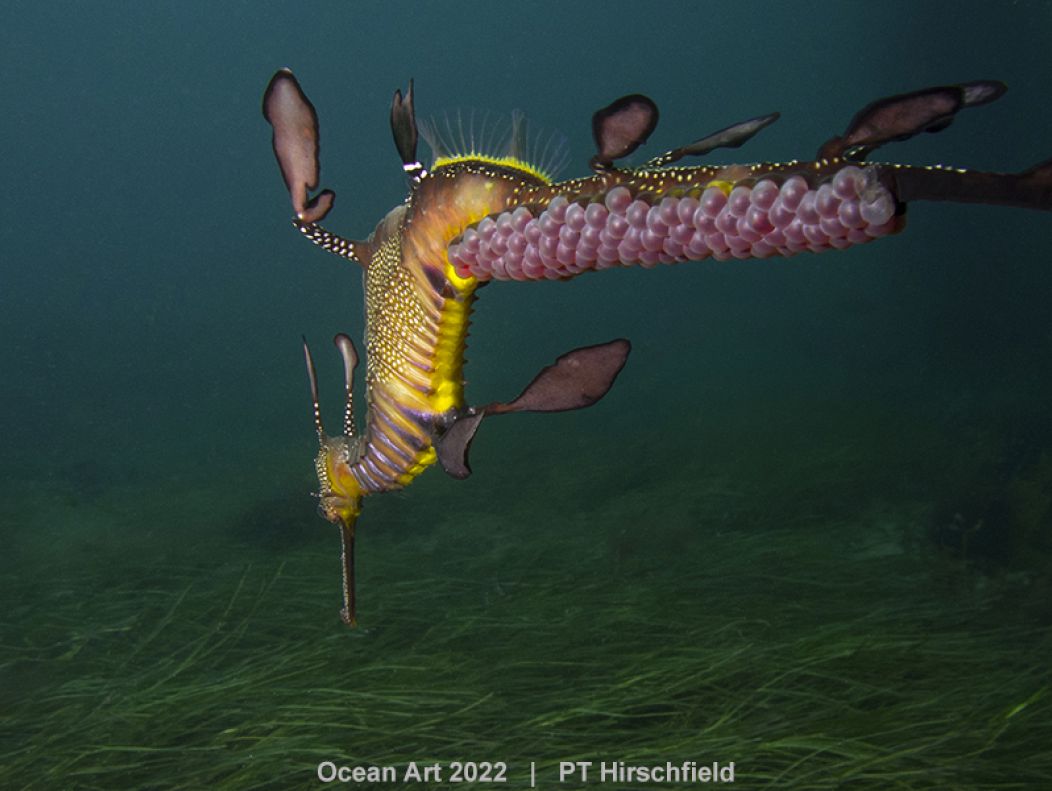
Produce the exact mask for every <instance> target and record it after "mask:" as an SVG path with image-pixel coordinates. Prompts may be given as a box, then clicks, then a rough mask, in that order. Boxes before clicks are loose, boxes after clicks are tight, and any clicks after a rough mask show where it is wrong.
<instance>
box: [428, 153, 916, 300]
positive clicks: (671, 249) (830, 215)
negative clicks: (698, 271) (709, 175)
mask: <svg viewBox="0 0 1052 791" xmlns="http://www.w3.org/2000/svg"><path fill="white" fill-rule="evenodd" d="M897 227H898V226H897V218H896V216H895V199H894V197H893V196H892V195H891V193H890V192H889V191H888V189H887V188H886V187H884V186H883V185H882V184H880V182H879V181H877V180H876V179H875V178H871V177H867V173H866V172H865V171H863V169H861V168H859V167H856V166H853V165H850V166H846V167H844V168H842V169H841V170H840V171H838V172H837V173H836V175H835V176H834V177H833V178H832V179H830V180H828V181H826V182H825V183H823V184H821V185H820V186H818V187H811V186H809V185H808V183H807V181H806V180H805V179H804V178H803V177H802V176H799V175H794V176H790V177H788V178H786V179H784V181H781V182H780V183H778V182H776V181H775V180H774V179H772V178H763V179H760V180H759V181H757V182H755V183H754V184H752V185H751V186H745V185H738V186H736V187H734V188H733V189H731V190H730V193H729V194H728V193H726V192H724V190H723V189H721V188H720V186H710V187H708V188H706V189H705V190H704V191H703V192H702V193H701V194H700V196H698V197H691V196H689V195H686V196H684V197H679V198H674V197H665V198H661V199H660V200H658V201H656V202H654V203H650V202H648V201H647V200H644V199H643V198H642V197H635V196H633V195H632V192H631V191H630V190H629V189H628V188H627V187H625V186H617V187H614V188H613V189H611V190H610V191H609V192H607V193H606V194H605V195H604V196H603V200H602V201H601V202H599V201H593V202H583V201H575V202H572V203H571V202H570V201H568V200H567V199H566V198H565V197H562V196H559V197H556V198H554V199H553V200H552V201H551V202H550V203H549V204H548V206H547V207H546V208H545V209H544V210H543V211H541V212H539V213H538V214H537V216H534V215H533V213H532V212H530V211H529V210H528V209H527V208H525V207H522V206H520V207H519V208H517V209H514V210H511V211H507V212H503V213H501V214H497V215H494V216H491V217H486V218H485V219H483V220H482V221H481V222H479V223H478V224H477V225H476V226H474V227H473V228H469V229H467V230H466V231H465V232H464V233H463V234H462V235H461V237H460V239H458V240H457V241H455V242H454V243H452V244H451V245H450V246H449V250H448V253H449V260H450V262H451V263H452V264H453V266H454V267H455V268H456V271H457V272H458V274H460V275H461V276H462V277H466V276H468V275H473V276H474V277H476V278H478V279H479V280H491V279H495V280H536V279H540V278H549V279H554V280H558V279H562V278H567V277H573V276H574V275H576V274H578V273H580V272H584V271H587V270H590V269H606V268H609V267H614V266H634V265H641V266H654V265H656V264H659V263H676V262H679V261H695V260H700V259H704V258H708V257H709V256H712V257H713V258H716V259H718V260H725V259H728V258H767V257H769V256H774V255H780V256H791V255H795V254H796V253H801V252H806V251H811V252H816V253H818V252H822V251H823V250H829V249H831V248H838V249H840V248H844V247H849V246H851V245H853V244H860V243H863V242H868V241H870V240H872V239H876V238H879V237H881V236H887V235H888V234H891V233H894V232H895V231H896V230H897Z"/></svg>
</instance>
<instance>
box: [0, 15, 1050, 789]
mask: <svg viewBox="0 0 1052 791" xmlns="http://www.w3.org/2000/svg"><path fill="white" fill-rule="evenodd" d="M948 8H949V7H948V6H946V7H944V6H942V5H940V4H936V3H902V4H881V5H880V6H879V7H871V6H867V5H866V4H863V3H838V4H823V3H813V4H800V5H797V4H792V5H789V4H787V5H785V6H775V5H773V4H763V3H756V4H739V5H736V6H735V7H734V8H724V7H723V6H722V5H715V4H713V5H709V4H675V3H672V4H660V5H653V6H650V5H645V4H627V3H626V4H620V3H603V4H592V3H582V4H575V5H572V6H569V7H563V6H556V5H554V4H537V5H525V6H511V5H508V6H503V5H494V6H492V7H487V8H485V9H480V8H477V7H473V6H467V5H464V6H453V7H448V8H444V7H439V6H434V7H431V6H423V5H415V4H399V3H394V4H386V5H383V6H381V5H367V4H346V5H344V4H324V3H323V4H320V5H317V6H311V7H304V6H302V5H298V4H296V5H293V4H279V3H252V4H234V3H230V4H223V5H221V6H212V5H206V4H200V5H197V4H185V5H179V6H172V7H160V6H149V7H148V6H145V5H131V4H118V3H114V4H108V5H99V6H80V5H73V4H69V5H62V4H59V5H55V6H48V7H39V6H33V5H29V4H19V3H14V4H11V5H10V7H9V8H8V9H6V10H5V11H4V12H3V16H2V18H0V23H2V24H0V65H2V66H3V67H4V73H5V75H6V76H5V79H4V80H3V81H0V98H2V99H3V100H4V106H5V107H7V108H9V110H10V112H9V113H8V114H7V116H6V118H5V121H4V123H3V126H2V127H0V131H2V135H0V154H2V155H3V161H4V162H5V175H6V177H7V179H8V181H7V182H6V183H7V185H8V200H7V201H6V202H4V204H3V205H2V206H0V303H2V305H0V306H2V310H0V330H2V332H3V335H2V337H3V341H2V342H0V407H2V408H0V531H2V533H0V538H2V539H3V551H2V552H0V603H2V605H3V606H2V607H0V778H2V780H0V786H2V787H3V788H32V789H37V788H39V789H44V788H47V789H51V788H75V789H81V788H82V789H114V788H135V789H162V788H164V789H167V788H185V789H199V788H229V789H264V788H267V789H284V788H317V787H322V786H323V785H324V784H323V783H322V782H321V781H320V780H319V779H318V776H317V771H318V767H319V765H321V764H324V763H325V762H332V763H333V764H336V765H340V766H345V767H354V766H362V767H365V766H377V767H393V768H394V771H395V772H396V774H397V775H398V777H399V778H404V776H405V775H404V773H405V771H406V769H407V767H408V766H409V764H410V763H411V762H416V763H417V764H419V765H421V766H423V765H425V764H426V765H430V764H432V763H434V762H439V763H440V764H441V765H442V767H443V769H444V774H443V779H442V781H440V782H435V781H425V782H419V783H415V784H412V783H409V782H403V780H402V779H399V780H397V781H395V782H393V783H386V784H380V783H375V782H372V781H369V780H365V781H362V782H352V783H333V784H332V785H333V786H335V787H356V788H396V787H411V788H431V787H454V786H453V785H452V784H451V782H450V771H451V768H450V764H451V762H453V761H475V762H482V761H490V762H503V763H505V764H506V765H507V770H506V782H504V783H481V782H476V783H463V784H461V785H462V786H464V787H477V788H502V787H503V788H527V787H529V785H530V776H531V765H532V769H533V771H534V772H535V773H536V778H537V780H536V785H537V787H539V788H546V789H547V788H556V787H564V788H577V787H592V786H595V787H604V788H617V789H619V788H688V787H689V788H693V787H698V786H699V785H702V786H704V784H689V783H663V784H661V783H655V784H641V783H635V782H631V781H625V782H622V781H618V780H614V781H610V782H607V783H600V782H599V781H598V779H597V778H596V776H595V775H594V774H593V775H592V777H591V778H590V780H589V781H588V782H581V780H580V778H579V777H574V778H567V779H566V781H565V782H563V783H560V782H559V769H560V762H574V761H593V762H595V766H596V767H598V766H599V762H602V761H606V762H614V761H623V762H626V763H627V764H631V765H638V766H664V765H665V763H666V762H672V763H674V764H677V765H678V764H681V763H683V762H686V761H695V762H697V764H699V765H709V764H711V763H712V762H719V763H720V764H721V765H727V764H729V763H730V762H734V766H735V786H736V787H739V788H779V789H780V788H787V789H788V788H791V789H930V788H939V789H1040V788H1046V787H1052V749H1050V748H1049V746H1048V745H1049V744H1052V695H1050V687H1052V670H1050V665H1049V661H1048V657H1049V655H1050V649H1052V412H1050V411H1049V409H1048V403H1049V394H1050V393H1052V375H1050V374H1052V324H1050V320H1049V311H1048V305H1049V304H1050V301H1052V299H1050V298H1052V269H1050V268H1049V267H1048V261H1049V255H1048V241H1047V240H1048V238H1049V235H1050V233H1052V217H1049V216H1045V215H1044V214H1041V213H1036V212H1024V211H1013V210H1008V209H995V208H988V207H973V206H947V205H917V206H913V207H911V208H910V214H909V225H908V227H907V228H906V230H905V231H904V233H903V234H901V235H900V236H898V237H895V238H893V239H888V240H882V241H881V242H879V243H877V244H874V245H872V246H867V247H864V248H860V249H856V250H851V251H847V252H844V253H828V254H825V255H822V256H801V257H798V258H795V259H792V260H790V261H769V262H728V263H723V264H720V263H711V262H710V263H701V264H688V265H684V266H680V267H674V268H660V269H655V270H652V271H646V270H626V271H621V272H609V273H604V274H602V275H589V276H586V277H582V278H580V279H578V280H575V281H572V282H569V283H544V284H496V285H493V286H490V287H487V288H486V289H484V290H483V291H482V292H480V298H479V302H478V310H477V313H476V317H475V322H474V324H473V329H472V336H471V342H470V350H469V353H468V357H469V360H470V362H469V365H468V368H467V376H468V379H469V381H468V392H469V395H470V397H471V400H472V401H473V402H474V403H485V402H487V401H491V400H494V399H502V398H508V397H509V396H513V395H514V394H515V393H517V392H518V391H519V390H520V389H521V387H522V386H523V385H524V384H525V383H526V382H527V381H529V380H530V378H531V377H532V376H533V374H534V373H535V372H536V371H537V369H538V368H540V367H541V366H543V365H546V364H548V363H550V362H551V361H552V360H553V359H554V358H555V356H556V355H558V354H560V353H562V352H564V351H566V350H568V349H571V348H574V347H578V346H582V345H586V344H590V343H597V342H601V341H605V340H609V339H611V338H615V337H629V338H631V340H632V342H633V352H632V355H631V357H630V359H629V362H628V365H627V367H626V368H625V370H624V372H623V373H622V375H621V376H620V378H619V379H618V381H617V383H616V385H615V387H614V389H613V390H612V391H611V393H610V394H609V395H608V396H607V397H606V398H605V399H604V400H603V402H602V403H601V404H599V405H598V406H596V407H595V408H593V409H589V410H585V411H582V412H575V413H569V414H561V415H522V416H513V417H508V418H507V419H502V420H500V421H492V422H487V423H486V424H485V425H483V427H482V429H481V430H480V433H479V436H478V438H477V440H476V442H475V444H474V446H473V449H472V465H473V468H474V470H475V473H474V475H473V476H472V477H471V478H470V479H468V480H467V481H463V482H458V481H453V480H452V479H450V478H448V477H446V476H444V475H442V473H441V472H440V471H438V470H432V471H429V472H428V473H427V474H425V475H424V476H423V477H421V478H420V479H419V480H418V481H417V482H416V483H414V485H413V486H412V487H411V488H409V489H407V490H406V491H404V492H401V493H398V494H391V495H387V496H384V497H376V498H371V499H370V500H368V501H367V502H366V504H365V505H366V507H365V510H364V513H363V516H362V519H361V522H360V530H359V553H358V554H359V597H360V613H359V615H360V623H361V626H360V628H359V629H357V630H348V629H347V628H345V627H344V626H343V625H342V624H341V623H340V621H339V615H338V610H339V606H340V596H339V541H338V536H337V535H336V533H335V531H334V530H333V529H332V527H331V526H330V525H328V524H326V523H325V522H324V521H323V520H321V519H320V518H318V516H317V515H316V513H315V504H316V503H315V500H314V499H312V497H311V496H310V492H311V491H312V490H313V489H314V488H315V486H316V483H315V482H314V481H313V480H312V469H311V467H312V464H311V462H312V458H313V455H314V452H315V448H314V435H313V430H312V427H311V422H310V414H309V404H308V401H307V385H306V381H305V376H304V373H303V371H302V358H301V350H300V346H299V343H300V341H299V338H300V334H301V333H306V334H307V335H308V337H309V338H311V340H312V341H313V342H314V344H315V347H316V352H315V356H316V358H317V360H318V366H319V376H320V379H321V382H320V384H321V389H322V397H323V406H324V407H325V413H326V417H327V419H328V420H329V421H331V422H333V423H334V424H335V421H336V420H338V415H339V409H340V406H339V398H340V390H341V387H340V384H341V379H340V373H339V362H338V358H337V356H336V354H335V352H334V351H332V350H331V349H330V348H328V347H327V343H326V339H327V338H328V337H331V336H332V335H333V334H334V333H335V332H338V331H346V332H350V333H352V334H354V335H356V336H357V335H358V334H360V332H361V322H362V316H361V308H360V305H361V291H360V283H359V280H360V274H359V272H357V271H356V270H355V269H354V268H353V267H351V266H350V265H347V264H345V263H342V262H339V261H337V260H336V259H335V258H332V257H331V256H326V255H324V254H323V253H321V252H319V251H317V250H315V249H313V248H311V247H310V245H308V244H306V243H305V242H304V241H303V240H301V239H299V238H297V237H298V234H296V233H295V231H294V230H292V229H291V228H290V227H289V225H288V216H287V215H288V203H287V196H286V193H285V191H284V188H283V185H282V184H281V180H280V177H279V176H278V173H277V169H276V167H275V166H274V162H273V157H272V154H271V151H270V141H269V129H268V128H267V127H266V125H265V123H264V122H263V120H262V118H261V117H260V114H259V98H260V94H261V92H262V89H263V87H264V86H265V85H266V81H267V80H268V79H269V77H270V75H271V73H273V71H274V69H275V68H277V67H279V66H282V65H289V66H291V67H293V68H294V69H295V70H296V72H297V74H298V76H299V77H300V79H301V81H302V82H303V84H304V87H305V89H306V90H307V91H308V93H309V94H310V96H311V98H312V99H313V100H314V102H315V104H316V105H317V107H318V111H319V115H320V117H321V124H322V173H323V179H322V180H323V184H324V186H331V187H333V188H334V189H336V191H337V194H338V200H337V205H336V208H335V209H334V211H333V214H332V215H331V218H330V220H329V221H328V223H329V224H330V225H331V226H332V228H333V230H334V231H338V232H341V233H344V234H346V235H348V236H360V235H364V234H365V233H367V232H368V230H369V228H370V227H371V225H372V223H374V222H375V221H376V220H377V219H379V218H380V217H381V216H382V215H383V213H384V212H385V211H386V210H387V209H388V208H390V207H391V206H393V205H395V204H396V203H397V202H398V201H400V200H402V198H403V197H404V183H403V179H402V176H401V175H400V168H399V165H398V161H397V158H396V156H395V154H394V149H393V147H392V146H391V143H390V139H389V130H388V127H387V109H388V106H389V102H390V96H391V93H392V92H393V90H394V88H395V87H397V86H399V85H401V86H404V85H405V83H406V82H407V81H408V79H409V77H415V78H416V90H417V107H418V112H420V113H421V114H422V115H427V114H431V113H440V112H442V111H446V110H453V111H455V110H457V109H458V108H459V109H462V110H471V109H473V108H480V109H482V110H493V111H498V112H503V111H506V110H508V109H510V108H512V107H520V108H522V109H524V110H525V111H526V112H527V113H528V115H529V117H530V118H531V120H533V121H535V122H536V123H537V124H538V125H539V126H541V127H544V128H547V129H560V130H561V131H562V132H563V133H565V135H566V137H567V146H568V151H569V155H570V163H571V164H570V165H569V167H568V169H567V172H565V173H564V174H563V176H564V177H570V176H575V175H579V174H582V173H584V172H585V170H586V162H587V160H588V157H589V156H590V155H591V151H592V150H591V142H590V139H589V126H588V118H589V115H590V112H591V111H592V109H594V108H597V107H600V106H602V105H604V104H606V103H608V102H609V101H610V100H611V99H613V98H616V96H619V95H621V94H624V93H628V92H632V91H643V92H646V93H648V94H650V95H652V96H653V97H654V98H655V100H656V101H657V102H658V104H659V105H660V107H661V110H662V121H661V125H660V126H659V128H658V130H657V132H656V133H655V136H654V138H653V139H652V144H651V146H649V147H648V148H647V150H646V152H645V153H646V154H647V155H650V154H653V153H657V152H658V151H663V150H665V149H667V148H670V147H672V146H675V145H679V144H682V143H684V142H686V141H689V140H691V139H695V138H697V137H699V136H702V135H704V134H706V133H708V132H709V131H711V130H712V129H717V128H720V127H722V126H726V125H727V124H729V123H732V122H734V121H737V120H740V119H742V118H748V117H752V116H755V115H758V114H760V113H764V112H770V111H771V110H774V109H778V110H781V111H782V112H783V117H782V119H781V120H780V121H779V122H778V124H776V125H775V126H773V127H772V128H771V129H769V130H766V131H765V132H764V133H763V134H762V135H761V136H760V137H758V138H757V139H756V140H755V141H753V142H750V143H749V145H748V146H747V147H746V148H744V149H743V150H742V151H741V152H728V153H732V154H733V155H734V156H733V157H727V159H726V161H729V160H730V159H741V160H752V159H787V158H793V157H809V156H811V155H813V152H814V151H815V150H816V148H817V146H818V145H819V144H820V143H821V142H822V141H823V140H825V139H826V138H828V137H829V136H831V135H832V134H835V133H838V132H840V131H842V129H843V127H844V125H845V124H846V123H847V122H848V120H849V119H850V118H851V116H852V115H853V114H854V112H855V111H856V110H858V109H859V108H860V107H861V106H862V105H864V104H865V103H866V102H868V101H870V100H871V99H874V98H876V97H879V96H882V95H886V94H890V93H894V92H898V91H903V90H909V89H912V88H918V87H922V86H925V85H934V84H940V83H945V82H958V81H963V80H972V79H980V78H999V79H1003V80H1005V81H1006V82H1008V84H1009V86H1010V90H1009V93H1008V94H1007V95H1006V96H1005V97H1004V98H1003V99H1002V100H1000V101H999V102H998V103H996V104H995V105H991V106H990V107H985V108H980V109H976V110H974V111H971V110H970V111H969V112H968V113H966V114H962V117H961V118H959V119H958V120H957V121H956V122H955V123H954V125H953V127H952V128H951V129H949V130H947V131H945V132H943V133H940V134H938V135H925V136H923V137H922V138H918V139H916V140H912V141H909V142H907V143H903V144H901V145H896V146H894V147H892V146H889V147H888V148H887V149H885V150H882V151H881V154H884V153H885V152H886V155H887V157H888V158H889V159H896V160H902V161H910V162H939V161H944V162H949V163H953V164H961V165H970V166H976V167H984V168H991V169H998V168H1002V169H1005V170H1018V169H1021V168H1024V167H1027V166H1029V165H1031V164H1033V163H1035V162H1037V161H1040V160H1043V159H1047V157H1048V156H1049V154H1050V151H1052V135H1050V134H1049V133H1048V130H1049V129H1052V106H1050V105H1049V103H1048V102H1047V101H1046V97H1047V95H1048V86H1049V84H1050V82H1052V68H1050V67H1049V61H1048V58H1047V56H1046V55H1045V49H1046V48H1047V39H1048V35H1049V32H1050V30H1052V11H1050V6H1048V5H1047V4H1041V3H1016V4H1012V5H989V6H987V5H982V4H971V3H968V4H958V5H955V6H954V11H953V12H952V13H951V12H949V11H948V10H946V9H948ZM651 149H653V150H651ZM719 161H724V160H723V159H722V158H721V159H720V160H719ZM595 771H598V769H596V770H595Z"/></svg>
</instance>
